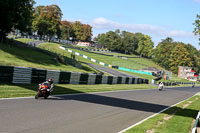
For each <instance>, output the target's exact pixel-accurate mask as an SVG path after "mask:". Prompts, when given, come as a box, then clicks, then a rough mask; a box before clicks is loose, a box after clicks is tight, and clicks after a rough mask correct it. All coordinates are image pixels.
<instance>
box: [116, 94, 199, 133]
mask: <svg viewBox="0 0 200 133" xmlns="http://www.w3.org/2000/svg"><path fill="white" fill-rule="evenodd" d="M196 94H197V93H196ZM196 94H194V95H193V96H191V97H189V98H187V99H185V100H183V101H180V102H178V103H175V104H173V105H171V106H169V107H167V108H165V109H163V110H161V111H159V112H158V113H155V114H153V115H151V116H149V117H147V118H145V119H143V120H141V121H139V122H137V123H135V124H133V125H131V126H129V127H127V128H126V129H124V130H122V131H120V132H118V133H124V132H125V131H127V130H129V129H131V128H133V127H135V126H137V125H139V124H141V123H142V122H144V121H146V120H148V119H150V118H152V117H154V116H156V115H158V114H160V113H162V112H164V111H165V110H168V109H169V108H171V107H173V106H175V105H177V104H179V103H182V102H184V101H186V100H188V99H190V98H192V97H194V96H195V95H196Z"/></svg>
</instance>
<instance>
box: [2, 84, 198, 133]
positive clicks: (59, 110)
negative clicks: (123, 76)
mask: <svg viewBox="0 0 200 133" xmlns="http://www.w3.org/2000/svg"><path fill="white" fill-rule="evenodd" d="M55 89H56V88H55ZM199 91H200V87H195V88H192V87H180V88H167V89H165V90H164V91H161V92H160V91H158V90H157V89H152V90H133V91H118V92H105V93H93V94H81V95H66V96H54V97H50V98H49V99H47V100H44V99H39V100H35V99H34V98H22V99H1V100H0V133H36V132H38V133H117V132H119V131H121V130H123V129H125V128H127V127H129V126H130V125H132V124H134V123H137V122H139V121H141V120H143V119H145V118H146V117H148V116H150V115H152V114H154V113H157V112H159V111H161V110H163V109H165V108H167V107H169V106H170V105H173V104H175V103H178V102H180V101H182V100H184V99H187V98H189V97H191V96H193V95H194V94H195V93H197V92H199Z"/></svg>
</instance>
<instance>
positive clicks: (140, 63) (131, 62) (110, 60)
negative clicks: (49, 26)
mask: <svg viewBox="0 0 200 133" xmlns="http://www.w3.org/2000/svg"><path fill="white" fill-rule="evenodd" d="M71 50H74V51H76V52H78V53H80V54H83V55H87V56H89V57H91V58H94V59H96V60H99V61H101V62H104V63H107V64H111V65H118V66H121V67H126V68H130V69H143V68H147V67H156V68H158V69H163V68H162V67H160V66H158V65H157V64H155V63H154V62H153V61H151V60H150V59H146V58H140V57H138V56H136V55H126V54H119V53H107V54H110V55H111V54H112V55H116V56H105V55H99V54H95V53H88V52H85V51H81V50H77V49H71ZM117 56H129V57H134V58H127V59H122V58H121V57H117Z"/></svg>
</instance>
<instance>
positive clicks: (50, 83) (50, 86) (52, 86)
mask: <svg viewBox="0 0 200 133" xmlns="http://www.w3.org/2000/svg"><path fill="white" fill-rule="evenodd" d="M43 83H47V84H48V88H49V90H50V92H52V91H53V90H54V84H53V79H52V78H48V80H47V81H46V82H43ZM43 83H42V84H43Z"/></svg>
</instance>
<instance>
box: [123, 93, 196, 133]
mask: <svg viewBox="0 0 200 133" xmlns="http://www.w3.org/2000/svg"><path fill="white" fill-rule="evenodd" d="M199 99H200V95H195V96H193V97H191V98H190V99H188V100H186V101H184V102H182V103H180V104H178V105H176V106H174V107H172V108H170V109H168V110H166V111H164V112H162V113H160V114H158V115H156V116H154V117H152V118H150V119H148V120H146V121H144V122H143V123H141V124H139V125H137V126H135V127H133V128H132V129H130V130H128V131H126V133H189V132H191V129H192V127H193V124H192V123H193V120H194V119H195V117H196V115H197V113H198V111H199V110H200V101H199Z"/></svg>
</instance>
